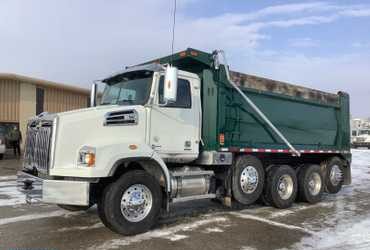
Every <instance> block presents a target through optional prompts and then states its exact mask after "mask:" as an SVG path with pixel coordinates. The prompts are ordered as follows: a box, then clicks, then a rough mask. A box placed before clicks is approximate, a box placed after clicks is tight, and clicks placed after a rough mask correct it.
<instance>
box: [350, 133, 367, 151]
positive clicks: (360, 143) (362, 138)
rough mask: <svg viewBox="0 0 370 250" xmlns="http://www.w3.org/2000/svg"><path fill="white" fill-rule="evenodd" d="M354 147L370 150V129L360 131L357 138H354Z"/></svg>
mask: <svg viewBox="0 0 370 250" xmlns="http://www.w3.org/2000/svg"><path fill="white" fill-rule="evenodd" d="M352 147H353V148H368V149H370V129H360V130H359V131H358V133H357V136H352Z"/></svg>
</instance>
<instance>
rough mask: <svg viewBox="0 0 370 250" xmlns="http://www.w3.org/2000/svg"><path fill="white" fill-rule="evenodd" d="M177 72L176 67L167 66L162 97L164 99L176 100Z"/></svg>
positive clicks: (167, 100) (166, 100)
mask: <svg viewBox="0 0 370 250" xmlns="http://www.w3.org/2000/svg"><path fill="white" fill-rule="evenodd" d="M177 73H178V70H177V68H176V67H172V66H167V68H166V75H165V77H164V86H163V97H164V101H165V102H166V103H167V102H176V98H177Z"/></svg>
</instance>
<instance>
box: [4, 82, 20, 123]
mask: <svg viewBox="0 0 370 250" xmlns="http://www.w3.org/2000/svg"><path fill="white" fill-rule="evenodd" d="M19 99H20V83H19V81H17V80H10V79H0V122H18V121H19Z"/></svg>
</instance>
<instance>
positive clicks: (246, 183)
mask: <svg viewBox="0 0 370 250" xmlns="http://www.w3.org/2000/svg"><path fill="white" fill-rule="evenodd" d="M240 186H241V188H242V191H243V192H244V193H247V194H250V193H253V192H254V191H255V190H256V188H257V186H258V172H257V170H256V169H255V168H254V167H253V166H247V167H245V168H244V169H243V171H242V173H241V175H240Z"/></svg>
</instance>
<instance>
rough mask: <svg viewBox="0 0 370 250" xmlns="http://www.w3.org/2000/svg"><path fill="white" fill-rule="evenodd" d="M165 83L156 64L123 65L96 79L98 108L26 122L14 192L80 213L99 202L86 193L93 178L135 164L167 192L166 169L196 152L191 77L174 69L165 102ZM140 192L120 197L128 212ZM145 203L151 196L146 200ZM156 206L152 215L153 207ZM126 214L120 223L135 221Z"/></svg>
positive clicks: (95, 183)
mask: <svg viewBox="0 0 370 250" xmlns="http://www.w3.org/2000/svg"><path fill="white" fill-rule="evenodd" d="M165 78H166V76H165V67H163V66H161V65H156V64H153V65H146V66H139V67H134V68H129V69H128V70H125V71H123V72H119V73H117V74H115V75H114V76H111V77H109V78H107V79H105V80H104V82H105V83H106V88H105V90H104V93H103V96H102V100H101V105H99V106H96V107H91V108H87V109H81V110H74V111H69V112H64V113H59V114H47V113H44V114H41V115H39V116H38V117H34V118H33V119H31V120H30V122H29V125H28V131H27V141H26V151H25V159H24V171H23V172H20V173H19V178H18V183H19V187H20V188H22V189H23V190H24V189H27V188H28V192H27V194H28V199H29V200H32V199H41V200H42V201H43V202H47V203H55V204H59V205H61V206H62V207H64V208H70V209H76V207H77V208H88V207H89V206H91V205H92V204H95V203H97V202H99V201H98V200H96V196H94V194H95V193H100V192H101V190H99V188H100V187H101V183H100V182H99V179H100V178H112V179H114V178H116V176H115V175H116V174H117V173H119V174H121V172H122V171H125V169H128V168H129V166H128V165H130V164H131V165H132V166H130V168H133V169H138V168H139V167H138V166H139V164H140V168H144V169H146V170H147V171H148V172H149V173H151V175H148V176H146V178H148V179H149V182H153V180H152V179H151V178H156V180H157V183H158V187H159V186H162V188H163V190H164V191H165V193H167V194H170V193H171V184H172V185H175V184H176V179H171V174H170V172H169V170H168V167H167V166H166V164H171V163H172V164H180V163H181V164H185V163H188V162H192V161H194V160H196V159H197V158H198V155H199V144H200V141H201V139H200V136H201V135H200V133H201V131H200V130H201V100H200V79H199V77H198V76H197V75H196V74H193V73H189V72H185V71H181V70H180V71H178V73H177V84H176V85H177V86H176V87H177V88H176V95H177V96H176V97H175V98H174V100H173V101H172V102H169V101H167V100H166V97H165V93H164V92H165V90H164V89H165V88H166V87H168V86H165ZM166 84H170V83H166ZM171 84H173V83H171ZM169 87H171V86H169ZM122 166H124V167H122ZM141 174H142V173H141ZM208 174H209V173H206V175H208ZM139 175H140V173H139ZM198 175H200V177H199V178H198V179H197V178H194V180H195V182H197V181H198V182H200V185H202V184H203V183H206V182H205V179H206V177H204V176H205V175H204V174H202V173H200V174H199V173H198ZM118 176H119V175H118ZM194 180H193V181H194ZM195 184H197V183H195ZM27 185H28V186H27ZM140 185H143V184H140ZM35 187H37V188H35ZM92 187H93V188H92ZM140 187H144V186H140ZM158 187H157V188H158ZM197 187H199V186H195V188H197ZM192 188H193V189H194V186H193V187H192ZM92 189H94V190H92ZM185 189H186V188H185V187H183V190H185ZM134 190H136V188H134ZM142 190H143V191H141V192H139V193H135V192H129V193H127V194H126V196H127V197H128V198H127V199H131V200H132V199H135V197H136V201H132V202H133V203H132V202H131V203H130V204H128V205H127V206H128V207H132V206H135V205H133V204H136V206H137V205H138V204H139V205H141V204H142V202H143V201H144V200H143V197H142V196H143V195H148V192H149V191H147V192H146V193H145V192H144V191H145V190H146V189H145V187H144V189H142ZM158 190H159V189H158ZM203 190H206V191H207V190H208V188H203ZM158 192H162V191H158ZM179 192H180V190H176V192H175V193H179ZM189 192H190V194H192V192H194V194H196V192H197V191H195V190H193V191H191V190H190V191H189ZM130 193H131V194H132V193H134V194H135V195H134V196H130ZM202 194H207V192H202ZM99 195H100V194H99ZM212 197H213V196H212ZM147 198H148V199H149V197H147ZM153 199H155V198H154V197H153V196H151V198H150V200H152V201H151V202H152V203H153V202H154V201H153ZM145 202H147V201H145ZM160 203H162V202H160ZM160 205H161V204H160ZM152 206H154V204H151V205H150V208H149V210H150V211H151V207H152ZM156 207H158V208H156V211H155V213H157V212H158V211H159V210H158V209H159V208H160V206H158V204H156ZM144 210H145V209H144ZM157 210H158V211H157ZM102 213H103V214H104V212H102ZM128 214H129V213H128ZM132 214H134V215H132ZM132 214H131V215H130V214H129V215H128V216H127V218H130V216H137V214H135V212H133V213H132ZM153 216H154V215H153ZM127 218H126V219H127ZM134 220H135V219H134ZM128 222H130V221H129V220H128ZM144 224H145V223H144V222H143V226H142V227H138V229H135V230H133V231H132V232H131V231H130V232H127V231H125V230H127V227H124V229H121V230H122V231H119V232H121V233H126V234H127V233H128V234H131V233H136V232H139V231H142V230H143V229H142V228H146V226H145V225H144ZM138 230H139V231H138Z"/></svg>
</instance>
